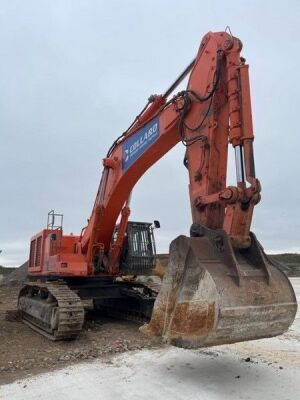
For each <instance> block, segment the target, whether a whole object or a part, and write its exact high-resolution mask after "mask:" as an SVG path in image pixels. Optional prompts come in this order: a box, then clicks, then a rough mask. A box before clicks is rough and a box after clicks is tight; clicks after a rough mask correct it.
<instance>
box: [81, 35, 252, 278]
mask: <svg viewBox="0 0 300 400" xmlns="http://www.w3.org/2000/svg"><path fill="white" fill-rule="evenodd" d="M241 49H242V44H241V42H240V40H239V39H237V38H234V37H232V36H231V35H229V34H227V33H225V32H220V33H212V32H209V33H208V34H207V35H206V36H205V37H204V38H203V40H202V42H201V45H200V48H199V51H198V55H197V57H196V59H195V60H194V61H193V62H192V63H191V64H190V65H189V66H188V67H187V69H186V70H185V71H184V73H183V74H182V75H181V76H180V77H179V79H177V81H176V82H175V83H174V84H173V85H172V86H171V88H170V89H169V90H168V91H167V92H166V93H165V94H164V95H162V96H153V97H152V99H151V103H150V104H149V103H148V105H147V106H146V107H145V109H144V110H143V112H142V113H141V114H140V115H139V117H137V119H136V120H135V122H134V123H133V125H132V126H131V127H130V128H129V130H127V132H126V133H125V134H123V135H122V136H121V137H120V138H119V139H118V140H117V141H115V143H114V144H113V146H112V147H111V149H110V150H109V152H108V154H107V157H106V158H105V159H104V160H103V166H104V171H103V174H102V179H101V182H100V186H99V190H98V193H97V197H96V200H95V204H94V208H93V212H92V215H91V218H90V221H89V224H88V226H87V228H86V230H85V232H84V234H83V236H82V239H81V242H80V244H81V251H82V252H85V251H86V252H87V255H88V257H87V258H88V261H89V265H90V268H92V264H93V259H94V257H95V255H98V257H99V255H100V258H101V260H104V259H106V260H107V258H106V256H105V255H107V254H108V252H109V251H110V245H111V238H112V235H113V231H114V227H115V225H116V221H117V218H118V216H119V214H120V213H121V216H122V217H121V221H122V222H121V226H122V229H119V234H118V238H117V241H116V243H115V245H114V248H113V249H112V253H111V255H110V261H109V262H108V261H106V264H107V266H108V270H109V272H110V273H117V272H118V270H117V261H118V257H119V253H120V249H121V246H122V242H123V238H124V234H125V229H126V222H127V219H128V216H129V213H130V209H129V202H128V199H129V198H130V193H131V192H132V190H133V187H134V185H135V184H136V183H137V181H138V180H139V179H140V177H141V176H142V175H143V174H144V173H145V172H146V171H147V170H148V169H149V168H150V167H151V166H152V165H153V164H154V163H155V162H156V161H158V160H159V159H160V158H161V157H163V156H164V155H165V154H166V153H167V152H168V151H169V150H170V149H171V148H172V147H174V146H175V145H176V144H177V143H178V142H179V141H181V142H182V143H183V144H184V145H185V146H186V156H185V165H186V167H187V168H188V172H189V180H190V185H189V190H190V199H191V210H192V219H193V223H196V224H201V225H203V226H205V227H207V228H210V229H224V230H225V231H226V232H227V233H228V234H229V235H230V237H231V240H232V241H233V242H234V245H235V246H237V247H249V245H250V236H249V230H250V224H251V218H252V212H253V207H254V205H255V204H256V203H257V202H258V201H259V199H260V195H259V192H260V184H259V181H258V180H257V179H256V178H255V173H254V160H253V150H252V142H253V130H252V117H251V104H250V93H249V78H248V66H247V65H245V61H244V59H243V58H241V56H240V51H241ZM190 70H191V72H190V77H189V81H188V86H187V90H185V91H182V92H180V93H178V94H177V95H175V96H174V97H173V98H172V99H171V100H168V96H169V95H170V92H171V91H173V90H174V89H175V87H176V86H177V84H178V83H179V82H180V81H181V80H182V79H183V77H185V75H186V74H187V73H188V72H189V71H190ZM228 142H230V143H231V144H232V145H233V146H234V148H235V153H236V162H237V172H238V182H237V186H236V187H232V186H231V187H226V170H227V148H228ZM247 182H248V183H249V185H248V187H247V185H246V183H247ZM170 202H173V199H170Z"/></svg>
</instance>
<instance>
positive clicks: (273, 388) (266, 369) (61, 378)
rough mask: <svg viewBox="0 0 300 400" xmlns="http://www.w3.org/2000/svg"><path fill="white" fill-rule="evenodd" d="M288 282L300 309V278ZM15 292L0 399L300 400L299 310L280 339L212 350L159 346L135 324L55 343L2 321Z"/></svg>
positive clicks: (108, 325) (106, 324) (91, 330)
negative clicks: (294, 319) (140, 331)
mask: <svg viewBox="0 0 300 400" xmlns="http://www.w3.org/2000/svg"><path fill="white" fill-rule="evenodd" d="M291 281H292V283H293V286H294V288H295V291H296V294H297V298H298V302H299V301H300V278H292V279H291ZM16 292H17V288H14V289H13V290H12V289H11V288H7V287H6V288H3V287H0V302H2V303H0V309H1V317H0V383H2V386H0V398H1V400H2V399H3V400H6V399H7V400H8V399H14V400H26V399H30V400H35V399H47V400H51V399H53V400H54V399H55V400H60V399H64V400H65V399H71V400H73V399H74V400H75V399H76V400H77V399H83V398H95V399H98V398H99V399H100V398H101V399H108V400H111V399H117V398H118V399H119V400H120V399H121V400H127V399H130V400H131V399H141V398H142V399H143V398H148V397H150V398H151V400H156V399H157V400H158V399H162V398H164V399H165V400H169V399H172V400H183V399H184V400H187V399H193V400H194V399H201V400H206V399H207V400H214V399H218V400H219V399H231V400H234V399H264V400H268V399H276V400H277V399H280V400H281V399H282V400H290V399H295V400H296V399H298V398H299V397H298V396H299V392H300V315H299V311H298V315H297V319H296V321H295V322H294V324H293V325H292V327H291V329H290V330H289V332H287V333H286V334H284V335H282V336H279V337H276V338H272V339H263V340H256V341H252V342H245V343H238V344H234V345H228V346H227V345H226V346H218V347H213V348H207V349H199V350H184V349H178V348H174V347H170V346H164V345H160V344H159V342H158V341H157V342H155V341H151V340H149V339H147V338H145V337H143V336H142V335H141V334H140V333H139V332H138V326H137V325H136V324H133V323H129V322H120V321H119V322H118V321H113V320H106V321H101V322H100V323H97V324H90V325H87V327H86V328H85V330H84V331H83V333H82V335H81V336H80V337H79V339H78V340H76V341H73V342H58V343H56V342H54V343H53V342H49V341H47V340H46V339H44V338H42V337H41V336H39V335H38V334H36V333H34V332H32V331H31V330H30V329H29V328H27V327H26V326H24V325H23V324H21V323H20V322H8V321H5V320H4V317H3V311H4V310H5V309H7V308H9V309H12V308H14V307H15V304H14V301H15V295H16ZM7 295H9V297H10V304H7V301H6V300H5V296H7ZM116 353H123V354H116ZM78 361H81V363H78ZM45 371H48V372H46V373H43V374H39V373H40V372H45ZM10 382H13V383H10ZM45 382H47V385H45ZM8 383H9V384H8Z"/></svg>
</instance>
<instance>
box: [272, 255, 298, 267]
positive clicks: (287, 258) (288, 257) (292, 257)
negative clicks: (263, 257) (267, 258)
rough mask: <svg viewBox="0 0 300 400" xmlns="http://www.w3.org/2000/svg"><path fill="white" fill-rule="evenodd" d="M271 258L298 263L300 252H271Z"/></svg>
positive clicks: (288, 262)
mask: <svg viewBox="0 0 300 400" xmlns="http://www.w3.org/2000/svg"><path fill="white" fill-rule="evenodd" d="M271 258H274V259H275V260H277V261H279V262H283V263H287V264H298V265H300V254H298V253H283V254H272V255H271Z"/></svg>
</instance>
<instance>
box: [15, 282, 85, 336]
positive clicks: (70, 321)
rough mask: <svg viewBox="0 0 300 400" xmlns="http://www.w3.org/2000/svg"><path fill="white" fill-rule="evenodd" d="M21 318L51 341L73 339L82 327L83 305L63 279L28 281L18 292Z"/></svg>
mask: <svg viewBox="0 0 300 400" xmlns="http://www.w3.org/2000/svg"><path fill="white" fill-rule="evenodd" d="M18 310H19V312H20V315H21V319H22V321H23V322H24V323H25V324H27V325H28V326H30V327H31V328H32V329H33V330H35V331H37V332H39V333H40V334H42V335H43V336H45V337H47V338H48V339H51V340H70V339H75V338H76V337H77V336H78V334H79V333H80V332H81V330H82V326H83V322H84V308H83V305H82V302H81V300H80V298H79V297H78V295H77V294H76V293H75V292H73V291H72V290H71V289H70V288H69V287H68V286H67V285H66V284H65V283H63V282H45V283H42V282H29V283H27V284H26V285H25V286H24V287H23V288H22V289H21V291H20V294H19V299H18Z"/></svg>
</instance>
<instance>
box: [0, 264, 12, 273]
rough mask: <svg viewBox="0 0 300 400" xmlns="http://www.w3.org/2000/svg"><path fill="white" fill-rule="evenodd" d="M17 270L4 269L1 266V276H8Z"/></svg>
mask: <svg viewBox="0 0 300 400" xmlns="http://www.w3.org/2000/svg"><path fill="white" fill-rule="evenodd" d="M15 269H16V268H13V267H2V265H0V275H8V274H10V273H11V272H13V271H14V270H15Z"/></svg>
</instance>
